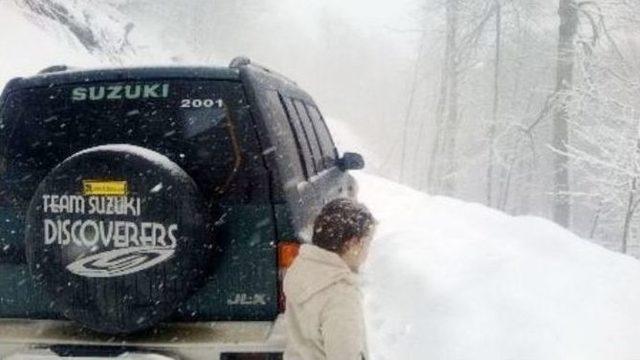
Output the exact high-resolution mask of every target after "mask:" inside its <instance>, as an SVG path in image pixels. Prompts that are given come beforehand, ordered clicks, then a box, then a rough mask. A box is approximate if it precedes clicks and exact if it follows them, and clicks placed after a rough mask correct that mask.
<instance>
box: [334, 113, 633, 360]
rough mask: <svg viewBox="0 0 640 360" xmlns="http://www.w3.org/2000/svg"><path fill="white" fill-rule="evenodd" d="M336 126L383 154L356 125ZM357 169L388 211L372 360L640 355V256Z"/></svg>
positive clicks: (380, 242) (365, 193)
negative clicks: (354, 129)
mask: <svg viewBox="0 0 640 360" xmlns="http://www.w3.org/2000/svg"><path fill="white" fill-rule="evenodd" d="M329 127H330V128H331V130H332V133H333V134H334V135H335V136H336V137H337V139H336V141H337V144H338V146H339V148H340V149H341V150H353V151H358V152H362V153H364V154H365V159H366V158H367V155H368V156H369V157H373V160H374V164H377V162H376V161H375V160H376V158H375V157H376V154H375V153H374V152H373V151H371V150H369V148H371V147H370V145H368V144H366V142H365V141H363V139H360V138H358V136H356V135H354V134H355V133H356V132H355V131H353V130H352V129H349V127H348V125H347V124H345V123H342V122H340V121H337V120H333V119H332V120H330V121H329ZM373 149H375V148H373ZM366 160H369V159H366ZM390 176H393V175H392V174H390ZM356 178H357V180H358V183H359V188H360V200H361V201H362V202H364V203H366V204H367V205H368V206H369V207H370V208H371V210H372V212H373V214H374V216H376V218H377V219H378V220H379V221H380V226H379V229H378V232H377V234H376V237H375V240H374V242H373V245H372V249H371V257H370V259H369V262H368V264H367V266H366V268H365V269H364V270H363V280H364V283H365V302H366V311H367V323H368V327H369V345H370V348H371V350H372V355H373V357H374V358H375V359H380V360H391V359H445V360H448V359H456V360H462V359H474V360H477V359H492V360H496V359H500V360H505V359H517V360H522V359H526V360H529V359H545V360H547V359H580V360H586V359H603V360H611V359H616V360H617V359H620V360H630V359H638V358H640V342H639V341H638V335H639V334H640V262H638V261H637V260H636V259H634V258H632V257H629V256H625V255H621V254H618V253H615V252H611V251H609V250H606V249H605V248H602V247H600V246H598V245H595V244H593V243H591V242H589V241H587V240H584V239H581V238H579V237H577V236H575V235H574V234H572V233H570V232H569V231H567V230H565V229H563V228H562V227H559V226H557V225H555V224H554V223H552V222H550V221H548V220H545V219H542V218H536V217H513V216H509V215H507V214H504V213H502V212H499V211H496V210H493V209H490V208H487V207H485V206H483V205H480V204H473V203H466V202H463V201H459V200H455V199H450V198H445V197H437V196H429V195H427V194H425V193H422V192H419V191H416V190H413V189H411V188H408V187H405V186H402V185H399V184H397V183H394V182H392V181H389V180H386V179H383V178H380V177H376V176H373V175H369V174H366V173H358V174H356Z"/></svg>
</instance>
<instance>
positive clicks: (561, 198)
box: [552, 0, 578, 227]
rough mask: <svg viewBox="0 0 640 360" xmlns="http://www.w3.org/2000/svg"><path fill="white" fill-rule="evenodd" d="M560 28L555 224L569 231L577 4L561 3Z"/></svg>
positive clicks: (563, 0)
mask: <svg viewBox="0 0 640 360" xmlns="http://www.w3.org/2000/svg"><path fill="white" fill-rule="evenodd" d="M558 15H559V16H560V26H559V28H558V63H557V69H556V94H557V96H558V102H557V103H556V104H555V109H554V117H553V141H552V146H553V147H554V148H555V149H557V150H558V153H557V154H556V155H555V161H554V164H555V172H554V178H555V181H554V187H555V204H554V207H553V220H554V221H555V222H557V223H558V224H560V225H562V226H564V227H569V225H570V208H571V204H570V202H569V196H568V193H569V162H568V158H567V157H566V156H565V155H563V154H564V153H566V145H567V142H568V141H569V129H568V126H567V124H568V118H569V115H568V111H567V106H568V104H569V102H570V96H571V89H572V88H573V67H574V61H575V38H576V34H577V31H578V5H577V4H576V2H575V0H560V6H559V8H558Z"/></svg>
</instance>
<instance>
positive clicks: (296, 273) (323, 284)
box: [284, 244, 358, 304]
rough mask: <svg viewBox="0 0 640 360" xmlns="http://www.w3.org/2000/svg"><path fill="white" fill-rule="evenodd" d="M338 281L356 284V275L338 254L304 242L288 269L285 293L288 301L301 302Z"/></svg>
mask: <svg viewBox="0 0 640 360" xmlns="http://www.w3.org/2000/svg"><path fill="white" fill-rule="evenodd" d="M341 281H345V282H347V283H350V284H353V285H357V284H358V276H357V275H356V274H355V273H353V272H352V271H351V269H350V268H349V266H347V263H345V262H344V260H342V258H341V257H340V256H339V255H338V254H336V253H333V252H331V251H327V250H324V249H322V248H320V247H318V246H315V245H312V244H304V245H302V246H301V247H300V252H299V253H298V257H297V258H296V259H295V261H294V262H293V264H292V265H291V267H290V268H289V270H287V274H286V276H285V280H284V292H285V294H286V296H287V299H288V300H289V301H292V302H294V303H298V304H300V303H304V302H306V301H307V300H309V299H310V298H311V297H312V296H313V295H315V294H317V293H318V292H320V291H322V290H324V289H326V288H328V287H330V286H332V285H334V284H336V283H339V282H341Z"/></svg>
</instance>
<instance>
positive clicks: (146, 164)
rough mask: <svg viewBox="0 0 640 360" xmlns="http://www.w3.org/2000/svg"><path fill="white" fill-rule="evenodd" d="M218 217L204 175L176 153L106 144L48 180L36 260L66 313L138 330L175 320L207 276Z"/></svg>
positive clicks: (37, 271)
mask: <svg viewBox="0 0 640 360" xmlns="http://www.w3.org/2000/svg"><path fill="white" fill-rule="evenodd" d="M209 223H210V222H209V221H208V216H207V209H206V206H205V204H204V199H203V197H202V195H201V194H200V193H199V191H198V188H197V186H196V184H195V182H194V181H193V180H192V179H191V178H190V177H189V176H188V175H187V173H186V172H185V171H183V170H182V169H181V168H180V167H179V166H178V165H177V164H175V163H174V162H172V161H171V160H169V159H168V158H167V157H165V156H163V155H161V154H159V153H156V152H154V151H151V150H148V149H145V148H141V147H137V146H132V145H105V146H98V147H95V148H91V149H87V150H84V151H81V152H79V153H77V154H75V155H73V156H71V157H69V158H67V159H66V160H65V161H63V162H62V163H61V164H59V165H58V166H56V167H55V168H54V169H53V170H52V171H51V172H50V173H49V174H48V175H47V176H46V178H45V179H44V180H43V181H42V182H41V183H40V186H39V187H38V189H37V191H36V193H35V195H34V196H33V198H32V200H31V203H30V205H29V210H28V213H27V228H26V249H27V259H28V262H29V267H30V269H31V273H32V275H33V278H34V281H35V283H36V284H37V285H39V286H41V287H43V288H44V289H45V290H46V291H47V292H48V293H49V295H50V296H51V299H52V305H53V306H55V307H56V308H57V309H58V310H59V311H61V312H62V314H63V315H64V316H65V317H67V318H69V319H72V320H75V321H77V322H79V323H80V324H82V325H84V326H86V327H88V328H90V329H93V330H95V331H99V332H103V333H109V334H124V333H131V332H135V331H139V330H142V329H146V328H149V327H151V326H153V325H154V324H156V323H158V322H159V321H161V320H163V319H166V318H167V317H168V316H170V315H171V314H172V313H173V312H174V310H175V309H176V307H177V306H179V304H180V303H181V302H183V301H184V300H185V299H187V297H188V296H189V295H190V294H192V293H193V292H194V291H195V290H196V289H197V288H198V287H199V286H200V285H201V283H202V281H203V279H204V278H206V276H207V273H208V269H209V268H210V267H211V255H212V253H213V238H212V234H211V231H210V229H209V228H208V224H209Z"/></svg>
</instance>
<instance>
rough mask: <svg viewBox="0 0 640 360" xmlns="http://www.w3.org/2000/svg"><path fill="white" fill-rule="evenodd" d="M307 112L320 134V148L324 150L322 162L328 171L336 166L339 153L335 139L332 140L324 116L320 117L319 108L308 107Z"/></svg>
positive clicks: (317, 132)
mask: <svg viewBox="0 0 640 360" xmlns="http://www.w3.org/2000/svg"><path fill="white" fill-rule="evenodd" d="M307 112H308V113H309V117H311V121H312V122H313V127H314V128H315V129H316V134H318V140H319V141H320V148H321V149H322V155H323V156H322V160H323V162H324V168H325V169H328V168H331V167H334V166H336V159H337V158H338V151H337V150H336V145H335V144H334V143H333V139H332V138H331V133H330V132H329V128H328V127H327V124H326V123H325V121H324V119H323V118H322V115H320V111H319V110H318V108H317V107H315V106H313V105H308V106H307Z"/></svg>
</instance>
